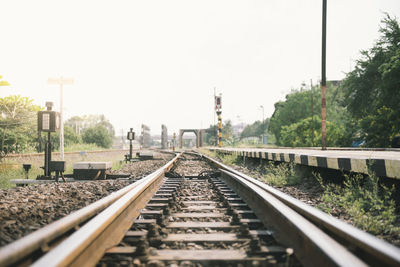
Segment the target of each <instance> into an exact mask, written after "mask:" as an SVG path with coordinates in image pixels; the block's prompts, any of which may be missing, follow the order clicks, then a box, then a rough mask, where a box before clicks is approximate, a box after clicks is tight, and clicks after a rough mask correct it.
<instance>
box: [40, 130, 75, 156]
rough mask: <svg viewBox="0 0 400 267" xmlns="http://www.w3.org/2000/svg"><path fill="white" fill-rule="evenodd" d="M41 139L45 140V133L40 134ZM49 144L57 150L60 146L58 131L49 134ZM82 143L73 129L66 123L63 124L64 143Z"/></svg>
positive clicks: (67, 144) (68, 144)
mask: <svg viewBox="0 0 400 267" xmlns="http://www.w3.org/2000/svg"><path fill="white" fill-rule="evenodd" d="M42 139H43V140H47V133H46V134H42ZM50 140H51V145H52V148H53V150H57V149H59V148H60V133H59V132H57V133H56V134H52V135H51V136H50ZM80 143H82V137H81V136H80V135H78V134H77V133H76V132H75V130H74V129H73V128H72V127H71V126H68V125H65V126H64V145H65V146H70V145H74V144H80Z"/></svg>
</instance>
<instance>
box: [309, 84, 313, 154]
mask: <svg viewBox="0 0 400 267" xmlns="http://www.w3.org/2000/svg"><path fill="white" fill-rule="evenodd" d="M310 85H311V123H312V124H311V130H312V132H311V145H312V146H314V92H313V84H312V79H311V80H310Z"/></svg>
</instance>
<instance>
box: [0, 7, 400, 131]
mask: <svg viewBox="0 0 400 267" xmlns="http://www.w3.org/2000/svg"><path fill="white" fill-rule="evenodd" d="M321 9H322V0H319V1H317V0H300V1H295V0H291V1H283V0H264V1H233V0H229V1H215V0H214V1H206V0H202V1H188V0H182V1H165V0H163V1H161V0H160V1H132V0H131V1H50V0H49V1H6V0H0V10H1V15H0V34H1V38H0V75H2V76H3V79H4V80H7V81H8V82H9V83H10V84H11V86H8V87H0V96H1V97H3V96H7V95H11V94H20V95H22V96H28V97H30V98H33V99H34V101H35V103H36V104H39V105H42V106H44V104H45V102H46V101H54V102H55V105H56V107H55V109H57V110H58V109H59V107H58V105H59V87H57V86H55V85H48V84H47V79H48V78H49V77H58V76H61V75H62V76H64V77H72V78H74V80H75V84H74V85H72V86H71V85H67V86H65V87H64V114H65V115H64V118H65V119H68V118H69V117H71V116H74V115H85V114H104V115H105V116H106V117H107V118H108V119H109V120H110V121H111V123H112V124H113V125H114V127H115V129H116V134H120V130H121V129H122V128H123V129H124V131H126V130H128V128H130V127H133V128H134V130H136V131H139V130H140V129H139V126H140V124H141V123H145V124H147V125H149V126H150V127H151V130H152V133H153V134H154V133H158V132H160V131H161V124H162V123H163V124H166V125H167V127H168V130H169V133H172V132H173V131H177V130H179V129H180V128H205V127H208V126H209V125H210V124H212V123H213V120H214V109H213V106H214V102H213V101H214V99H213V94H214V87H215V88H216V91H217V93H218V94H219V93H222V105H223V113H222V117H223V120H227V119H231V120H232V121H233V122H234V123H237V122H248V123H251V122H253V121H255V120H261V118H262V111H261V108H260V105H263V106H264V107H265V116H266V117H269V116H271V115H272V113H273V111H274V106H273V105H274V103H275V102H277V101H278V100H281V99H284V97H285V94H286V93H288V92H289V91H290V90H291V88H298V87H300V86H301V83H303V82H305V83H307V84H309V83H310V79H313V83H314V84H315V83H317V82H318V80H319V78H320V61H321V56H320V55H321V27H322V26H321V20H322V18H321ZM383 12H388V13H389V14H390V15H392V16H393V15H394V16H397V18H399V16H400V1H399V0H352V1H345V0H335V1H328V30H327V78H328V80H338V79H342V78H343V77H344V75H345V72H348V71H349V70H350V69H351V68H352V66H354V63H353V62H354V60H355V59H357V58H358V57H359V51H360V50H362V49H368V48H370V47H371V46H372V45H373V42H374V40H376V39H377V38H378V36H379V33H378V29H379V24H380V20H381V19H382V18H383V17H384V14H383ZM328 117H329V114H328Z"/></svg>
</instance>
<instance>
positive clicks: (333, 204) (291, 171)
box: [201, 150, 400, 236]
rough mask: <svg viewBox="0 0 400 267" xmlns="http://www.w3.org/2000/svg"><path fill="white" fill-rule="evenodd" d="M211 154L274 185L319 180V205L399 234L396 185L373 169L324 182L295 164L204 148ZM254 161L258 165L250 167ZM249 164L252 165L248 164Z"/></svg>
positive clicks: (368, 227) (377, 230)
mask: <svg viewBox="0 0 400 267" xmlns="http://www.w3.org/2000/svg"><path fill="white" fill-rule="evenodd" d="M201 152H202V153H205V154H207V155H209V156H211V157H214V158H220V159H221V161H222V162H223V163H225V164H227V165H231V166H232V165H237V166H241V167H246V168H247V169H248V170H249V169H252V171H249V172H250V173H249V174H250V175H251V176H253V177H257V178H258V179H259V180H261V181H263V182H265V183H267V184H270V185H273V186H278V187H282V186H296V185H300V184H302V183H303V182H307V180H309V179H316V180H317V182H313V183H314V184H315V183H317V184H318V183H319V185H320V186H321V188H322V191H323V192H322V194H321V200H322V202H321V203H320V204H318V206H317V208H319V209H321V210H322V211H324V212H326V213H329V214H331V213H333V212H337V211H338V210H340V211H341V212H340V213H342V214H343V213H345V214H347V215H348V216H349V218H350V220H351V221H352V223H353V224H354V226H356V227H357V228H359V229H362V230H364V231H366V232H369V233H371V234H374V235H378V236H390V235H397V236H399V235H400V227H399V220H398V219H399V218H398V215H397V214H396V204H395V201H394V198H393V196H394V191H395V188H394V187H391V188H388V187H387V186H384V185H382V184H380V183H379V179H378V177H377V176H376V175H375V174H374V173H373V172H370V173H369V175H366V176H365V175H361V174H352V175H344V177H345V178H344V181H343V184H334V183H329V182H327V181H323V179H322V178H321V176H320V175H319V174H316V173H314V175H313V177H310V176H311V175H309V173H304V172H303V170H302V169H300V168H297V166H295V165H294V164H289V163H283V164H282V163H281V164H274V163H273V162H268V163H264V164H259V163H258V161H254V160H253V161H251V160H248V161H247V162H246V163H247V164H244V163H243V160H242V157H236V156H234V155H223V154H220V153H217V152H210V151H207V150H204V151H201ZM251 164H253V165H254V164H258V165H256V166H251ZM249 166H250V167H249Z"/></svg>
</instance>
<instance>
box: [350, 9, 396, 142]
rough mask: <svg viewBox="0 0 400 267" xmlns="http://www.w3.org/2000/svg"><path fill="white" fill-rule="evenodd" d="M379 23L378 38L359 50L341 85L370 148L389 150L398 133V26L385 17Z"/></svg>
mask: <svg viewBox="0 0 400 267" xmlns="http://www.w3.org/2000/svg"><path fill="white" fill-rule="evenodd" d="M381 22H382V24H383V25H382V26H381V28H380V30H379V31H380V33H381V36H380V39H379V40H378V41H377V42H376V43H375V44H374V45H373V47H372V48H371V49H369V50H364V51H361V58H360V59H359V60H357V63H356V66H355V69H354V70H353V71H351V72H349V73H348V74H347V75H346V78H345V80H344V82H343V85H342V87H343V88H344V90H345V92H346V94H345V96H346V99H345V105H346V107H347V108H348V110H349V111H350V112H351V114H352V116H353V117H354V118H355V120H357V121H358V122H359V125H360V127H361V131H360V133H361V137H362V138H363V139H364V140H365V141H366V145H367V146H370V147H388V146H390V142H391V140H392V138H393V137H394V136H396V135H397V134H399V133H400V123H399V110H400V94H399V88H400V27H399V23H398V21H397V20H396V19H393V18H391V17H390V16H389V15H388V14H386V15H385V18H384V19H383V20H382V21H381Z"/></svg>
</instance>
